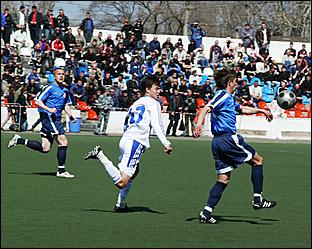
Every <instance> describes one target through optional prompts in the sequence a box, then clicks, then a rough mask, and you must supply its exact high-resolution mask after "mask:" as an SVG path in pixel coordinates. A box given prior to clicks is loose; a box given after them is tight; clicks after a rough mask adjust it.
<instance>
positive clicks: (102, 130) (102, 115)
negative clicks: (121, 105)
mask: <svg viewBox="0 0 312 249" xmlns="http://www.w3.org/2000/svg"><path fill="white" fill-rule="evenodd" d="M113 105H114V101H113V98H112V96H111V95H110V94H109V91H108V90H104V91H103V94H101V95H100V96H99V98H98V102H97V107H98V109H99V120H98V122H97V127H96V130H95V132H94V134H96V135H107V134H106V129H107V124H108V119H109V114H110V111H111V109H112V107H113Z"/></svg>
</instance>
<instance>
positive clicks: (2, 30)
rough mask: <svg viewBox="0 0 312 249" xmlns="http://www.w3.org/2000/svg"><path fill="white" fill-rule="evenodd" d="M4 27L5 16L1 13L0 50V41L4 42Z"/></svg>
mask: <svg viewBox="0 0 312 249" xmlns="http://www.w3.org/2000/svg"><path fill="white" fill-rule="evenodd" d="M4 27H5V15H4V13H2V11H1V48H2V47H3V46H2V40H3V41H4Z"/></svg>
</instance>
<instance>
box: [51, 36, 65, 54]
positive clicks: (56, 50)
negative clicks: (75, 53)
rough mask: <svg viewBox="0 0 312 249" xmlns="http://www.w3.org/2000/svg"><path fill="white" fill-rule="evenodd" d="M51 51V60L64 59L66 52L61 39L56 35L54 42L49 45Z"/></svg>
mask: <svg viewBox="0 0 312 249" xmlns="http://www.w3.org/2000/svg"><path fill="white" fill-rule="evenodd" d="M51 50H52V59H53V60H54V59H55V58H63V59H65V56H66V52H65V51H66V50H65V44H64V42H63V41H62V40H61V37H60V36H59V35H58V36H57V37H56V39H55V40H54V41H52V43H51Z"/></svg>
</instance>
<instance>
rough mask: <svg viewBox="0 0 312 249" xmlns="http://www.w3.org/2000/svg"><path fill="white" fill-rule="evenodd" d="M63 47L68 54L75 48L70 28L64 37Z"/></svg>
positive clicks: (74, 39) (74, 40)
mask: <svg viewBox="0 0 312 249" xmlns="http://www.w3.org/2000/svg"><path fill="white" fill-rule="evenodd" d="M64 45H65V49H66V51H67V52H68V53H71V52H72V51H73V50H74V47H75V46H76V38H75V36H74V35H73V33H72V29H71V28H68V31H67V32H66V33H65V35H64Z"/></svg>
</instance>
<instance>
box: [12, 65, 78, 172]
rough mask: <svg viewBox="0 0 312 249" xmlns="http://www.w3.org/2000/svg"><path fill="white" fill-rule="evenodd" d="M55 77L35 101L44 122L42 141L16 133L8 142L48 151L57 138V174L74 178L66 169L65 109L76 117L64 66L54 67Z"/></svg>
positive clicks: (72, 118)
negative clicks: (72, 110)
mask: <svg viewBox="0 0 312 249" xmlns="http://www.w3.org/2000/svg"><path fill="white" fill-rule="evenodd" d="M54 78H55V82H54V83H52V84H49V85H47V86H45V87H44V88H43V89H42V90H41V92H39V93H38V94H37V96H36V98H35V100H36V102H35V103H36V105H38V111H39V114H40V121H41V124H42V128H41V132H40V133H41V142H38V141H35V140H28V139H23V138H21V136H20V135H18V134H15V135H14V137H13V138H12V139H11V140H10V141H9V143H8V149H10V148H12V147H13V146H16V145H17V144H21V145H25V146H27V147H28V148H31V149H33V150H36V151H39V152H41V153H48V152H49V151H50V150H51V147H52V144H53V141H54V140H55V141H56V142H57V144H58V149H57V160H58V171H57V173H56V176H57V177H63V178H74V175H72V174H70V173H69V172H67V171H66V170H65V161H66V151H67V145H68V141H67V138H66V136H65V132H64V127H63V124H62V122H61V115H62V111H63V110H65V112H66V113H67V114H68V115H69V117H70V119H71V120H72V121H73V122H75V121H76V118H75V117H74V116H73V115H72V112H71V109H70V105H71V99H70V96H69V91H68V90H67V89H66V88H65V87H64V85H63V84H64V83H63V82H64V79H65V73H64V68H63V67H55V68H54Z"/></svg>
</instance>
